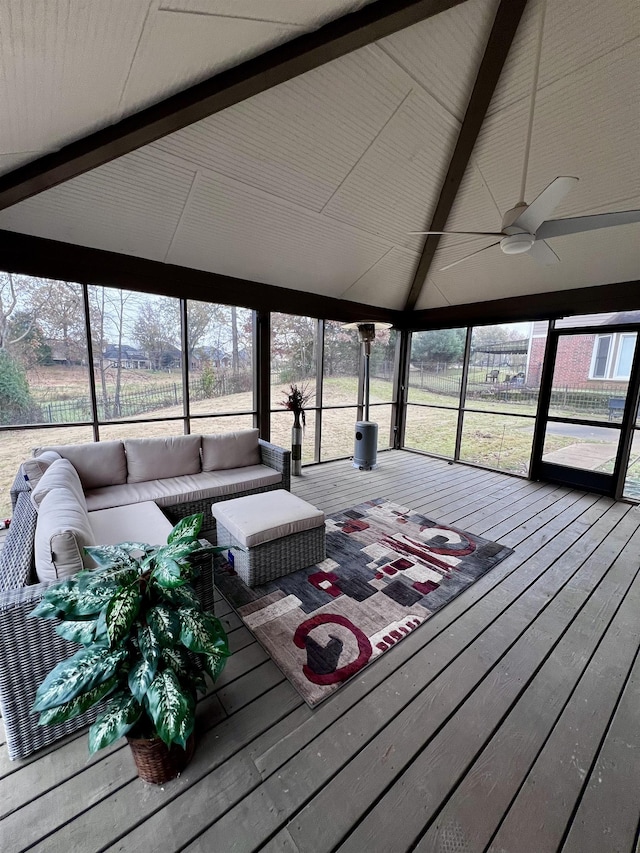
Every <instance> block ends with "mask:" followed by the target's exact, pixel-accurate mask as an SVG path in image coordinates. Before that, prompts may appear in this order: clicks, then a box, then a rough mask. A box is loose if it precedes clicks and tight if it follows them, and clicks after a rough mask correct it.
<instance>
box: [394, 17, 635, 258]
mask: <svg viewBox="0 0 640 853" xmlns="http://www.w3.org/2000/svg"><path fill="white" fill-rule="evenodd" d="M541 6H542V8H541V17H540V30H539V32H538V45H537V53H536V62H535V66H534V75H533V85H532V90H531V101H530V106H529V125H528V130H527V140H526V146H525V154H524V164H523V169H522V182H521V185H520V199H521V200H520V201H519V202H518V203H517V204H516V205H515V207H512V208H511V210H508V211H507V212H506V213H505V214H504V216H503V217H502V225H501V230H500V231H410V232H409V233H410V234H424V235H434V236H436V235H437V236H447V235H466V236H475V237H499V238H500V239H499V240H497V241H496V242H495V243H491V245H489V246H484V247H483V248H482V249H478V250H476V251H475V252H471V253H470V254H468V255H465V256H464V257H462V258H458V260H457V261H454V262H453V263H451V264H447V265H446V266H445V267H441V268H440V270H441V271H444V270H448V269H451V267H455V266H457V265H458V264H461V263H463V262H464V261H466V260H468V258H472V257H473V256H474V255H479V254H480V253H481V252H486V251H487V250H488V249H492V248H493V247H494V246H500V248H501V249H502V251H503V252H504V254H505V255H520V254H524V253H526V254H528V255H530V256H531V257H532V258H533V259H534V260H535V261H537V262H538V263H540V264H545V265H548V264H557V263H558V262H559V260H560V258H559V257H558V256H557V255H556V253H555V252H554V251H553V249H552V248H551V246H550V245H549V244H548V243H547V242H546V240H547V238H550V237H563V236H565V235H568V234H580V233H582V232H584V231H592V230H595V229H600V228H610V227H612V226H614V225H628V224H629V223H632V222H640V210H621V211H617V212H615V213H596V214H594V215H592V216H574V217H569V218H566V219H549V217H550V216H551V214H552V213H553V211H554V210H555V209H556V207H557V206H558V205H559V204H560V202H561V201H563V199H564V198H565V196H566V195H567V193H568V192H569V191H570V190H571V189H572V187H574V186H575V185H576V184H577V183H578V178H572V177H558V178H555V179H554V180H553V181H551V183H550V184H549V185H548V186H547V187H545V189H543V190H542V192H541V193H540V195H538V196H537V198H535V199H534V200H533V201H532V202H531V204H526V203H525V201H524V196H525V188H526V181H527V168H528V165H529V152H530V150H531V135H532V130H533V116H534V111H535V100H536V91H537V88H538V74H539V71H540V56H541V53H542V34H543V31H544V17H545V11H546V0H543V3H542V4H541Z"/></svg>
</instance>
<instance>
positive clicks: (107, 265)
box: [0, 230, 402, 326]
mask: <svg viewBox="0 0 640 853" xmlns="http://www.w3.org/2000/svg"><path fill="white" fill-rule="evenodd" d="M0 268H1V269H2V270H3V271H6V272H11V273H20V274H22V275H30V276H35V277H39V278H49V279H61V280H63V281H75V282H79V283H80V284H98V285H104V286H105V287H120V288H125V289H128V290H136V291H141V292H143V293H157V294H159V295H161V296H182V297H184V298H186V299H197V300H201V301H203V302H215V303H218V304H221V305H236V306H238V307H241V308H251V309H254V310H256V311H280V312H282V313H283V314H299V315H301V316H303V317H317V318H319V319H326V320H341V321H343V322H345V323H353V322H357V321H359V320H371V321H372V322H373V321H376V320H380V321H382V322H386V323H392V324H393V325H394V326H397V325H398V324H399V323H400V321H401V317H402V314H401V312H400V311H393V310H391V309H387V308H378V307H375V306H373V305H365V304H363V303H360V302H350V301H348V300H346V299H336V298H334V297H331V296H321V295H319V294H317V293H305V292H303V291H300V290H290V289H289V288H287V287H275V286H274V285H271V284H263V283H262V282H258V281H250V280H249V279H242V278H232V277H231V276H227V275H220V274H218V273H211V272H204V271H202V270H195V269H190V268H189V267H181V266H177V265H175V264H165V263H161V262H160V261H150V260H147V259H146V258H134V257H132V256H131V255H124V254H120V253H118V252H106V251H104V250H102V249H91V248H88V247H86V246H76V245H74V244H71V243H61V242H59V241H57V240H48V239H46V238H44V237H32V236H30V235H28V234H19V233H17V232H14V231H2V230H0Z"/></svg>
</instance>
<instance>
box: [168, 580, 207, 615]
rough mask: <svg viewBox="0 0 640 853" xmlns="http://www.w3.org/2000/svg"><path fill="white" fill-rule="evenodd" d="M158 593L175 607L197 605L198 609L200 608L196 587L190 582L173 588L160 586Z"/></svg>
mask: <svg viewBox="0 0 640 853" xmlns="http://www.w3.org/2000/svg"><path fill="white" fill-rule="evenodd" d="M158 593H159V594H160V595H161V596H162V598H163V600H164V601H166V602H168V603H169V604H170V605H172V606H173V607H195V608H196V610H197V609H199V608H200V599H199V598H198V596H197V594H196V591H195V590H194V588H193V587H192V586H189V585H188V584H185V585H184V586H178V587H173V588H167V587H158Z"/></svg>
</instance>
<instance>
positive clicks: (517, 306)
mask: <svg viewBox="0 0 640 853" xmlns="http://www.w3.org/2000/svg"><path fill="white" fill-rule="evenodd" d="M639 308H640V281H621V282H617V283H615V284H601V285H596V286H594V287H578V288H573V289H571V290H554V291H551V292H549V293H532V294H529V295H528V296H511V297H508V298H505V299H490V300H487V301H486V302H470V303H467V304H465V305H450V306H448V307H447V308H429V309H426V310H424V311H414V312H405V314H404V315H403V317H402V320H401V321H400V322H401V327H405V328H408V329H412V330H414V331H419V330H424V329H456V328H460V327H463V326H486V325H489V324H494V323H517V322H520V321H522V320H552V319H554V318H557V317H570V316H572V315H575V314H599V313H601V312H607V313H611V312H612V311H637V310H638V309H639Z"/></svg>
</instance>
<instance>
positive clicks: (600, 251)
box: [0, 0, 640, 309]
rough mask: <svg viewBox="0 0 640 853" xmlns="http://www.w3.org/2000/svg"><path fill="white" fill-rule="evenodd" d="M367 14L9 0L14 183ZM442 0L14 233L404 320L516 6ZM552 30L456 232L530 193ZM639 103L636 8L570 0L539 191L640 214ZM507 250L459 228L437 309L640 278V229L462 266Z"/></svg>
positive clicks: (1, 146)
mask: <svg viewBox="0 0 640 853" xmlns="http://www.w3.org/2000/svg"><path fill="white" fill-rule="evenodd" d="M366 5H367V4H365V3H363V2H362V1H361V0H360V2H354V0H325V2H323V3H319V2H315V0H100V2H97V0H94V2H87V0H48V2H46V3H45V2H43V0H7V2H5V3H3V4H1V5H0V56H1V57H2V58H1V59H0V63H1V65H0V69H1V71H0V114H1V115H2V116H3V120H2V121H1V122H0V175H4V176H5V179H6V178H8V179H11V176H12V175H13V174H14V170H16V169H18V168H19V167H21V166H24V164H28V163H30V162H31V161H37V160H38V158H40V157H42V156H43V155H47V154H49V153H50V152H54V151H56V150H57V149H60V148H62V147H63V146H65V145H68V144H69V143H73V142H74V140H78V139H81V138H82V137H84V136H87V135H88V134H90V133H92V132H95V131H97V130H99V129H100V128H104V127H107V126H108V125H111V124H113V123H114V122H118V121H121V120H122V119H123V118H125V117H126V116H129V115H132V114H134V113H136V111H139V110H141V109H143V108H145V107H148V106H149V105H151V104H154V103H156V102H159V101H161V100H162V99H163V98H166V97H167V96H170V95H173V94H175V93H176V92H180V91H181V90H184V89H186V88H187V87H190V86H193V84H196V83H198V82H199V81H202V80H205V79H207V78H209V77H210V76H211V75H214V74H219V73H220V72H224V71H225V69H229V68H231V67H233V66H237V65H239V64H240V63H243V62H246V61H247V60H250V58H251V57H255V56H257V55H260V54H262V53H264V52H265V51H267V50H269V49H271V48H273V47H275V46H277V45H279V44H281V43H283V42H285V41H289V40H291V39H294V38H296V37H298V36H299V35H300V34H301V33H304V32H306V31H312V30H316V29H317V28H319V27H321V26H322V25H325V24H326V23H327V21H330V20H332V19H335V18H338V17H340V16H343V15H347V14H348V13H350V12H353V11H354V10H357V9H360V8H361V7H364V6H366ZM375 5H378V4H372V6H375ZM379 5H386V6H387V7H389V5H392V4H389V3H380V4H379ZM441 5H442V7H443V8H444V7H451V8H446V10H445V11H442V12H440V13H439V14H434V15H432V16H431V17H427V18H426V19H425V20H422V21H420V22H418V23H415V24H413V25H411V26H409V27H406V28H405V29H401V30H399V31H396V32H393V33H392V34H391V35H387V36H385V37H382V38H379V39H377V40H375V41H372V42H371V43H370V44H366V45H365V46H363V47H360V48H359V49H356V50H353V51H352V52H350V53H346V54H345V55H339V56H338V58H336V59H332V60H330V61H327V62H324V63H323V64H320V65H319V66H318V67H315V68H313V69H312V70H309V71H307V72H306V73H303V74H300V75H299V76H294V77H292V79H289V80H286V81H285V82H282V83H279V84H278V85H275V86H272V87H271V88H266V89H265V91H261V92H260V93H258V94H255V95H253V96H252V97H249V98H246V99H243V100H240V101H239V102H237V103H234V104H233V105H231V106H229V107H228V108H226V109H223V110H221V111H218V112H216V113H215V114H214V115H210V116H208V117H206V118H203V119H201V120H199V121H196V122H195V123H193V124H190V125H188V126H185V127H181V128H180V129H179V130H177V131H175V132H173V133H170V134H169V135H166V136H163V137H161V138H157V139H155V140H154V141H152V142H151V143H149V144H145V145H142V146H141V147H138V148H136V149H135V150H129V151H128V153H125V154H124V155H123V156H119V157H116V158H115V159H112V160H111V161H110V162H105V163H104V165H100V166H98V167H97V168H94V169H91V170H90V171H86V172H84V173H80V171H81V170H80V171H78V173H77V176H75V177H72V178H71V179H69V180H66V181H65V182H63V183H60V184H59V185H57V186H54V187H52V188H50V189H46V188H45V189H44V190H43V191H41V192H37V193H35V194H31V197H29V198H26V197H25V200H24V201H19V202H18V203H16V204H13V205H11V206H9V207H6V208H5V209H4V210H2V211H0V228H2V229H6V230H9V231H17V232H22V233H24V234H28V235H35V236H39V237H46V238H51V239H54V240H59V241H63V242H67V243H71V244H76V245H80V246H88V247H93V248H97V249H105V250H109V251H112V252H118V253H125V254H128V255H133V256H136V257H139V258H146V259H150V260H153V261H160V262H163V263H169V264H177V265H181V266H184V267H190V268H193V269H197V270H204V271H208V272H213V273H220V274H223V275H226V276H231V277H234V278H239V279H248V280H251V281H253V282H258V283H263V284H268V285H276V286H279V287H284V288H291V289H295V290H298V291H305V292H308V293H313V294H321V295H324V296H330V297H335V298H339V299H347V300H352V301H355V302H359V303H364V304H367V305H372V306H378V307H383V308H390V309H402V308H404V307H405V305H406V304H407V300H408V298H409V294H410V292H411V289H412V285H413V284H414V279H415V276H416V269H417V267H418V263H419V260H420V256H421V252H422V250H423V246H424V237H420V236H413V235H410V234H409V233H408V232H409V231H413V230H420V229H425V228H428V227H429V226H430V223H431V222H432V218H433V214H434V211H435V210H436V208H437V205H438V200H439V199H440V198H441V194H442V192H443V187H444V186H445V179H446V178H447V174H448V169H449V168H450V163H451V158H452V155H453V153H454V151H455V149H456V143H457V141H458V139H459V136H460V131H461V127H463V122H464V121H465V115H466V114H467V112H468V108H469V110H470V109H471V108H470V107H469V103H470V98H471V95H472V91H473V89H474V84H475V82H476V78H477V75H478V71H479V69H480V67H481V63H482V61H483V56H484V55H485V51H486V50H487V43H488V40H489V37H490V34H491V32H492V27H493V26H494V18H495V16H496V11H497V10H498V7H499V3H498V0H466V2H462V3H459V4H455V5H454V4H451V3H448V4H447V3H443V4H441ZM432 6H434V7H437V6H438V4H437V3H435V4H432ZM539 20H540V0H529V2H528V3H527V4H526V6H525V9H524V13H523V15H522V19H521V20H520V23H519V25H518V28H517V32H516V34H515V38H514V39H513V43H512V44H511V46H510V49H509V52H508V55H507V57H506V62H505V64H504V68H503V69H502V72H501V74H500V76H499V79H498V82H497V85H496V87H495V91H494V92H493V96H492V97H491V99H490V102H489V105H488V109H487V112H486V116H485V117H484V120H483V122H482V124H481V126H480V129H479V135H478V138H477V141H476V142H475V145H474V147H473V150H472V153H471V156H470V158H469V159H468V162H467V161H465V162H464V163H463V166H465V165H466V168H465V169H464V171H463V172H461V175H462V180H461V185H460V188H459V190H458V191H457V194H456V196H455V200H454V202H453V206H452V208H451V211H450V214H449V215H448V218H447V219H446V225H447V228H448V229H456V230H478V229H480V230H489V231H491V230H496V229H499V228H500V222H501V218H502V214H503V213H504V212H505V211H506V210H507V209H509V208H511V207H512V206H513V205H514V204H515V203H516V202H517V201H518V195H519V191H520V180H521V173H522V167H523V157H524V147H525V141H526V132H527V122H528V117H529V104H530V91H531V81H532V77H533V72H534V64H535V54H536V45H537V38H538V27H539ZM507 46H508V45H507ZM639 92H640V6H639V4H638V3H637V0H610V2H608V3H602V2H601V0H547V12H546V19H545V27H544V34H543V42H542V54H541V63H540V76H539V82H538V93H537V100H536V108H535V116H534V125H533V136H532V145H531V157H530V162H529V169H528V174H527V182H526V199H527V201H531V200H532V198H533V197H534V196H535V195H537V194H538V193H539V192H540V191H541V190H542V189H543V188H544V187H545V186H546V185H547V184H548V183H549V182H550V181H551V180H552V179H553V178H555V177H556V176H557V175H575V176H577V177H578V178H579V179H580V182H579V184H578V185H577V187H576V188H575V189H574V190H573V191H572V192H571V193H570V194H569V195H568V196H567V198H566V199H565V201H564V202H563V203H562V205H561V206H560V207H559V208H558V209H557V210H556V211H555V213H554V216H557V217H563V216H576V215H583V214H591V213H597V212H608V211H613V210H619V209H630V208H640V145H639V144H638V137H639V131H640V98H639V96H638V93H639ZM15 174H19V173H18V172H15ZM2 180H3V179H2V178H0V184H1V182H2ZM43 186H44V187H46V186H47V184H46V181H45V182H44V183H43ZM490 242H493V240H492V239H491V238H486V239H485V238H480V239H478V238H469V237H445V238H443V239H442V240H441V241H440V243H439V245H438V247H437V249H436V251H435V256H434V258H433V262H432V263H431V264H430V267H429V269H428V272H427V276H426V280H425V281H424V286H422V287H419V288H418V289H417V290H415V291H414V292H415V294H416V295H417V299H415V300H413V302H415V307H416V308H418V309H431V308H442V307H446V306H456V305H462V304H466V303H472V302H478V301H483V300H494V299H501V298H504V297H509V296H527V295H530V294H540V293H547V292H553V291H559V290H567V289H572V288H582V287H585V286H591V285H604V284H608V283H612V282H625V281H632V280H635V279H638V278H640V276H639V271H640V225H637V224H636V225H626V226H619V227H615V228H610V229H605V230H600V231H592V232H589V233H586V234H579V235H573V236H567V237H558V238H554V239H552V240H550V244H551V245H552V247H553V249H554V250H555V252H556V253H557V255H558V256H559V257H560V259H561V263H559V264H556V265H554V266H550V267H544V266H540V265H538V264H536V263H535V261H533V260H532V259H531V258H529V257H527V256H511V257H509V256H506V255H504V254H503V253H502V252H500V250H499V248H498V247H495V248H494V249H491V250H489V251H487V252H483V253H482V254H480V255H478V256H476V257H475V258H473V259H471V260H469V261H466V262H465V263H462V264H459V265H457V266H455V267H453V268H452V269H450V270H446V271H441V269H440V268H441V267H443V266H445V265H446V264H448V263H451V262H452V261H453V260H456V259H457V258H459V257H461V256H462V255H464V254H467V253H469V252H472V251H474V250H475V249H479V248H482V246H485V245H488V244H489V243H490ZM0 266H2V259H1V258H0ZM420 283H421V282H420ZM215 297H216V294H214V293H212V298H215Z"/></svg>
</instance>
